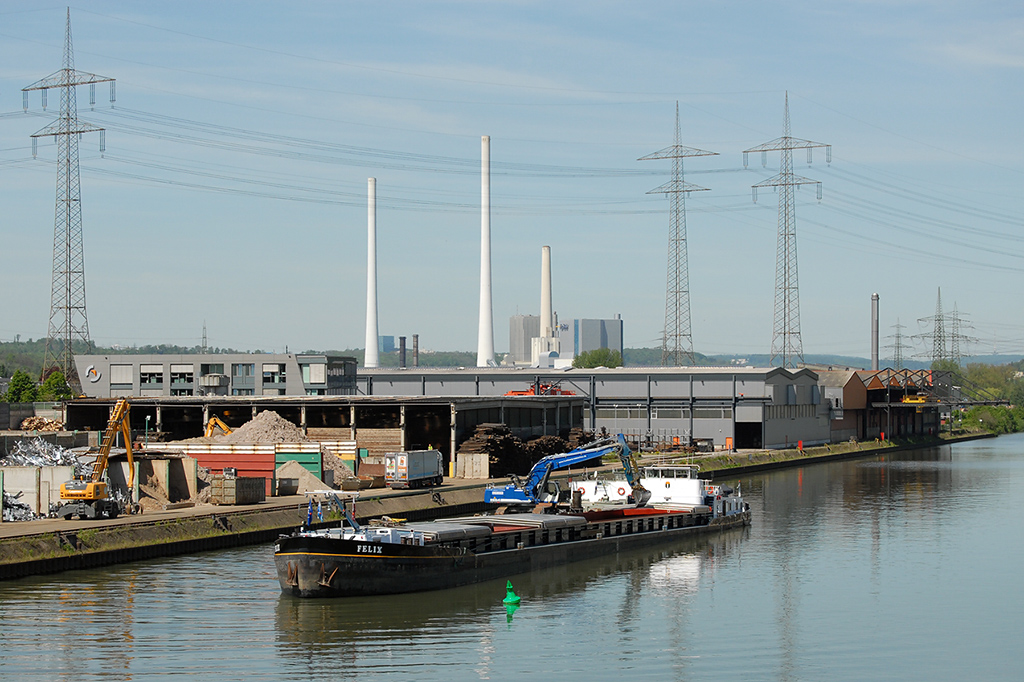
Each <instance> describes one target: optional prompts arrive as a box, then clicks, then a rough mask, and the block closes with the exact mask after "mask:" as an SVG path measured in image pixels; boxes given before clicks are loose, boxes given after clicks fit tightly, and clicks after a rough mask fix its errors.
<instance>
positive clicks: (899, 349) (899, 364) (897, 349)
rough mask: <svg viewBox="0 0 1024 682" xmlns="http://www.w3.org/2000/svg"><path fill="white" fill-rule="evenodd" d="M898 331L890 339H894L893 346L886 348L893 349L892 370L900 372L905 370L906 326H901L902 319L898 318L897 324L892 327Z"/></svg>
mask: <svg viewBox="0 0 1024 682" xmlns="http://www.w3.org/2000/svg"><path fill="white" fill-rule="evenodd" d="M892 328H893V329H895V330H896V331H895V332H894V333H893V334H892V336H890V337H889V338H890V339H892V345H890V346H886V348H891V349H892V368H893V369H895V370H897V371H899V370H901V369H903V348H904V343H903V338H904V337H903V330H904V329H906V325H902V324H900V318H898V317H897V318H896V324H894V325H893V326H892Z"/></svg>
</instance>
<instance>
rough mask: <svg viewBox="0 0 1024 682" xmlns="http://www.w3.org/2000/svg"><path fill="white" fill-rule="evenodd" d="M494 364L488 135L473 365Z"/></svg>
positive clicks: (482, 162)
mask: <svg viewBox="0 0 1024 682" xmlns="http://www.w3.org/2000/svg"><path fill="white" fill-rule="evenodd" d="M493 364H494V317H493V308H492V305H491V137H490V136H489V135H484V136H483V137H481V138H480V328H479V330H478V331H477V346H476V366H477V367H489V366H490V365H493Z"/></svg>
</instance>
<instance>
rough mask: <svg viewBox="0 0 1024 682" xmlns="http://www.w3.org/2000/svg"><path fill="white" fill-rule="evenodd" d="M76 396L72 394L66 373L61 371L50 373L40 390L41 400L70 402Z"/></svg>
mask: <svg viewBox="0 0 1024 682" xmlns="http://www.w3.org/2000/svg"><path fill="white" fill-rule="evenodd" d="M74 397H75V394H74V393H72V392H71V387H70V386H68V382H67V379H65V378H64V372H61V371H60V370H59V369H58V370H54V371H53V372H51V373H50V376H48V377H46V381H44V382H43V385H42V387H41V388H40V389H39V400H70V399H71V398H74Z"/></svg>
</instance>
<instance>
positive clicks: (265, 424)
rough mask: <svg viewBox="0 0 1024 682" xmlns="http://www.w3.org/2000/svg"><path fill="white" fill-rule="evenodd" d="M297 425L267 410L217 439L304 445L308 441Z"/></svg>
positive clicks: (217, 440) (228, 441)
mask: <svg viewBox="0 0 1024 682" xmlns="http://www.w3.org/2000/svg"><path fill="white" fill-rule="evenodd" d="M308 440H309V439H308V438H306V434H304V433H302V429H300V428H299V427H298V426H296V425H295V424H292V423H291V422H290V421H288V420H287V419H285V418H284V417H282V416H281V415H279V414H278V413H277V412H274V411H273V410H266V411H264V412H260V413H259V414H258V415H256V418H255V419H253V420H252V421H250V422H246V423H245V424H243V425H242V426H240V427H238V428H237V429H235V430H234V431H232V432H231V433H229V434H227V435H226V436H219V437H217V438H216V442H218V443H302V442H305V441H308Z"/></svg>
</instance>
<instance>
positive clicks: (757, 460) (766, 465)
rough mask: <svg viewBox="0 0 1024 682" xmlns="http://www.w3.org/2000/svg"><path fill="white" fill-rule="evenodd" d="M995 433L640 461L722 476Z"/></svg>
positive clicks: (672, 455)
mask: <svg viewBox="0 0 1024 682" xmlns="http://www.w3.org/2000/svg"><path fill="white" fill-rule="evenodd" d="M994 437H995V435H994V434H992V433H988V432H986V431H981V430H976V431H972V432H967V431H960V432H956V433H953V434H949V433H943V434H941V435H939V436H917V437H913V438H903V439H898V440H884V441H882V440H878V439H876V440H874V441H854V442H844V443H829V444H826V445H816V446H814V447H806V448H803V449H802V450H801V449H798V448H788V449H783V450H756V451H755V450H744V451H740V452H716V453H712V454H706V455H694V456H687V457H679V456H678V455H676V454H675V453H643V462H644V463H645V464H646V463H651V462H654V461H658V462H672V463H682V464H686V463H692V464H697V465H699V466H700V470H701V475H707V474H711V475H712V476H719V477H720V476H725V475H728V474H730V473H750V472H754V471H762V470H767V469H776V468H782V467H787V466H795V465H799V464H810V463H813V462H815V461H828V460H832V459H849V458H853V457H862V456H867V455H873V454H877V453H880V452H885V451H887V450H892V451H899V450H913V449H918V448H927V447H936V446H940V445H947V444H949V443H955V442H959V441H965V440H975V439H978V438H994Z"/></svg>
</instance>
